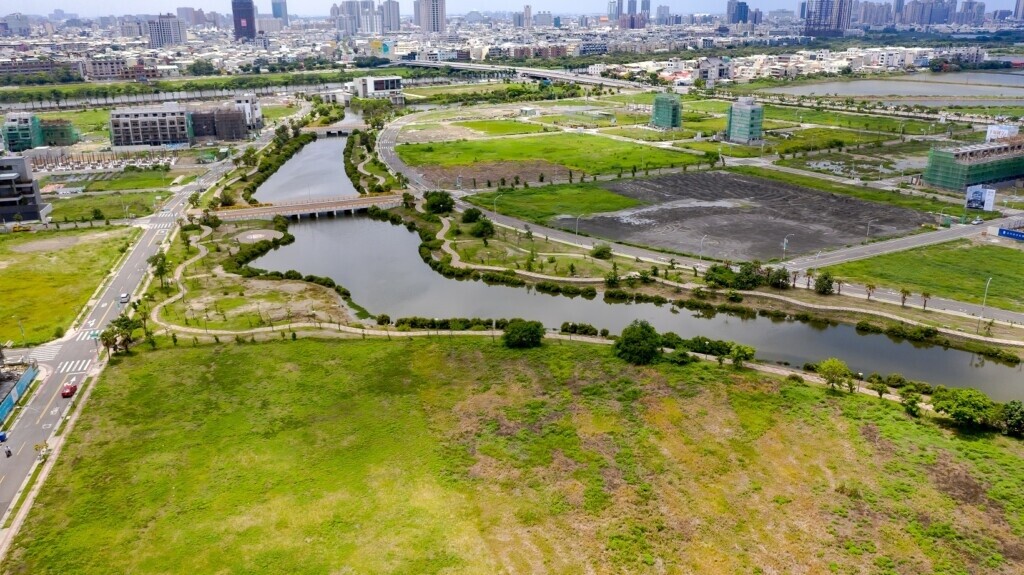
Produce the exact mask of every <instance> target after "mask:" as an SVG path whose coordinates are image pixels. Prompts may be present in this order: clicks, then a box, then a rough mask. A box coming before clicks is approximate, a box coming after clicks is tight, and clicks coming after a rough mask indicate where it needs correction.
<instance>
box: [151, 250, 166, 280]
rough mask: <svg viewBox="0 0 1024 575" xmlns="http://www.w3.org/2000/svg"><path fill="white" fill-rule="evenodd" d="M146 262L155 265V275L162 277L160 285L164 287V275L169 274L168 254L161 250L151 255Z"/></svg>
mask: <svg viewBox="0 0 1024 575" xmlns="http://www.w3.org/2000/svg"><path fill="white" fill-rule="evenodd" d="M146 262H147V263H149V265H151V266H153V275H155V276H156V277H158V278H160V287H161V288H163V287H164V277H166V276H167V272H168V265H167V256H166V255H165V254H164V253H163V252H159V253H157V254H155V255H153V256H151V257H150V258H149V259H148V260H146Z"/></svg>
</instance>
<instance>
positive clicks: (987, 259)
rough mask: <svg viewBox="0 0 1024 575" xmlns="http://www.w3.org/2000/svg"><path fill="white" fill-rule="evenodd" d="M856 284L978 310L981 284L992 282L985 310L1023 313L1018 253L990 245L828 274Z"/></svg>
mask: <svg viewBox="0 0 1024 575" xmlns="http://www.w3.org/2000/svg"><path fill="white" fill-rule="evenodd" d="M830 269H832V270H833V271H834V272H835V273H836V274H837V275H839V276H841V277H843V278H845V279H849V280H850V281H855V282H858V283H873V284H875V285H877V286H886V287H892V288H895V289H897V290H899V289H901V288H907V289H909V290H910V291H912V292H914V294H915V296H914V297H917V296H918V295H919V294H920V293H921V292H924V291H927V292H930V293H931V294H932V295H934V296H937V297H946V298H951V299H956V300H960V301H966V302H971V303H976V304H980V303H981V300H982V296H983V294H984V292H985V282H986V281H987V280H988V278H992V284H991V285H990V286H989V291H988V305H990V306H994V307H999V308H1003V309H1011V310H1016V311H1021V310H1024V294H1022V293H1021V290H1020V277H1021V275H1022V274H1024V252H1022V251H1020V250H1017V249H1013V248H1006V247H1002V246H993V245H971V242H970V241H968V240H958V241H955V242H949V243H945V244H938V245H934V246H926V247H923V248H918V249H914V250H908V251H905V252H897V253H893V254H886V255H882V256H877V257H873V258H868V259H865V260H859V261H854V262H849V263H845V264H841V265H838V266H835V267H832V268H830Z"/></svg>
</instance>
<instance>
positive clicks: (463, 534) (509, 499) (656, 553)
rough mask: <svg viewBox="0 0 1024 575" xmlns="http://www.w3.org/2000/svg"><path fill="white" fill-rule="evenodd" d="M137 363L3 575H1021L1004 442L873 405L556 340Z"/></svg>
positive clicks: (75, 444) (127, 364)
mask: <svg viewBox="0 0 1024 575" xmlns="http://www.w3.org/2000/svg"><path fill="white" fill-rule="evenodd" d="M163 345H165V346H166V347H161V348H160V349H157V350H156V351H145V352H143V351H140V352H138V353H139V356H138V357H132V358H127V359H121V360H118V361H116V362H115V365H113V366H111V368H109V369H108V370H107V371H106V372H104V375H103V377H102V378H101V379H100V380H99V381H98V382H97V383H96V384H95V387H94V390H93V395H92V398H91V400H90V402H89V404H88V405H87V406H86V408H85V411H84V412H83V414H82V418H81V419H80V420H79V422H78V425H77V426H76V427H75V429H74V430H73V432H72V434H71V436H70V438H69V439H70V440H69V442H68V443H67V444H66V445H65V447H64V453H63V454H62V456H61V458H60V459H59V460H58V461H57V463H56V465H55V467H54V469H53V472H52V473H51V475H50V477H49V479H48V480H47V482H46V484H45V485H44V486H43V490H42V492H41V494H40V498H39V500H38V502H37V505H36V506H35V507H34V508H33V509H32V511H31V513H30V514H29V518H28V521H27V523H26V524H25V526H24V527H23V529H22V530H21V532H20V535H19V536H18V538H17V539H16V540H15V542H14V545H13V548H12V552H11V553H10V554H9V555H8V557H7V559H6V561H5V562H4V564H3V565H2V567H3V570H4V572H7V573H33V574H36V573H38V574H47V573H76V574H78V575H93V574H104V575H106V574H108V573H261V574H265V575H277V574H288V575H304V574H314V573H315V574H322V573H410V574H413V573H415V574H446V573H466V574H493V573H509V574H511V575H517V574H528V573H594V574H595V575H604V574H611V573H638V574H655V573H703V574H709V575H719V574H732V573H755V572H762V573H798V572H807V573H828V572H839V573H876V572H880V573H884V572H887V571H888V572H893V573H903V574H914V575H917V574H924V573H934V572H936V571H942V572H948V573H972V574H978V575H996V574H1006V573H1019V572H1020V571H1021V570H1022V569H1024V556H1022V554H1021V553H1020V537H1021V533H1022V529H1024V526H1022V524H1021V519H1020V510H1021V509H1022V508H1024V496H1022V493H1024V468H1022V466H1021V465H1020V458H1021V457H1022V456H1024V449H1022V446H1021V443H1020V442H1019V441H1015V440H1012V439H1008V438H1006V437H1002V436H999V435H960V434H956V433H952V432H950V431H948V430H946V429H943V428H942V427H940V426H939V425H938V424H936V423H933V422H931V421H929V420H928V419H927V418H926V419H925V420H924V421H922V422H920V423H918V422H917V421H913V420H911V419H910V418H909V417H907V416H906V415H904V414H903V412H902V409H901V408H900V407H899V406H898V405H896V404H894V403H890V402H880V401H879V400H877V399H876V398H872V397H867V396H863V395H859V394H855V395H847V394H838V393H828V392H826V391H825V390H823V389H820V388H817V387H808V386H804V385H800V384H795V383H791V382H783V381H780V380H778V379H775V378H770V377H767V376H763V375H758V374H752V373H743V372H735V371H732V370H730V369H728V368H724V369H723V368H720V367H718V366H717V365H714V364H711V363H706V362H703V363H696V364H691V365H688V366H685V367H675V366H671V365H668V364H660V365H656V366H653V367H646V368H635V367H631V366H628V365H625V364H624V363H622V362H620V361H618V360H615V359H613V358H612V357H611V354H610V353H609V351H608V349H607V348H604V347H595V346H588V345H585V344H579V343H570V342H565V343H564V344H562V345H557V344H553V343H547V344H546V345H545V346H544V347H542V348H540V349H536V350H528V351H525V352H519V351H510V350H506V349H503V348H502V347H501V346H500V344H496V343H492V342H490V340H489V339H488V338H477V339H474V340H470V339H463V338H456V339H454V340H449V339H448V338H440V339H434V340H432V341H424V340H420V341H401V342H399V341H393V342H387V341H380V340H378V341H358V340H351V341H316V340H306V339H301V338H300V340H299V341H295V342H290V341H289V342H272V343H265V344H254V345H237V344H230V345H218V346H216V347H214V346H200V347H191V346H187V347H186V346H180V345H179V347H177V348H173V347H171V345H170V343H169V342H167V343H164V344H163ZM738 534H740V535H738ZM126 545H127V546H128V547H130V550H131V552H125V546H126ZM880 566H882V567H881V568H880ZM938 566H942V567H941V568H939V567H938Z"/></svg>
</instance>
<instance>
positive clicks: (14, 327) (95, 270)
mask: <svg viewBox="0 0 1024 575" xmlns="http://www.w3.org/2000/svg"><path fill="white" fill-rule="evenodd" d="M138 234H139V230H137V229H133V228H121V227H118V228H109V227H100V228H95V229H93V228H86V229H81V230H67V229H65V230H62V231H55V230H54V231H43V232H33V233H18V234H2V235H0V285H2V286H4V288H3V293H4V297H2V298H0V317H2V318H5V319H4V321H0V343H5V342H7V341H10V340H13V341H14V342H16V344H17V345H21V344H22V335H21V331H20V328H19V326H18V323H17V321H16V320H15V319H12V318H17V319H19V320H21V326H22V327H24V328H25V340H26V342H27V343H28V344H29V345H32V344H39V343H43V342H46V341H49V340H51V339H53V337H54V330H55V329H57V327H58V326H59V327H63V328H65V329H66V328H68V327H70V326H71V322H72V320H74V319H75V317H76V316H77V315H78V312H79V311H80V310H81V308H82V306H83V305H85V303H86V302H87V301H88V300H89V296H91V295H92V293H93V291H94V290H95V289H96V286H98V285H99V283H100V280H102V279H103V277H104V276H106V275H107V272H109V271H110V266H111V265H113V263H114V262H115V261H116V260H117V258H118V257H120V255H121V252H120V250H121V248H122V247H123V246H124V245H125V244H126V243H127V242H128V241H129V240H131V239H134V238H135V237H137V236H138Z"/></svg>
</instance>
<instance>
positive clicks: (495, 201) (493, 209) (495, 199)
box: [491, 192, 505, 214]
mask: <svg viewBox="0 0 1024 575" xmlns="http://www.w3.org/2000/svg"><path fill="white" fill-rule="evenodd" d="M504 195H505V192H502V193H500V194H498V195H496V196H494V203H493V204H491V208H492V209H491V211H492V212H494V213H495V214H497V213H498V198H500V197H501V196H504Z"/></svg>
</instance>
